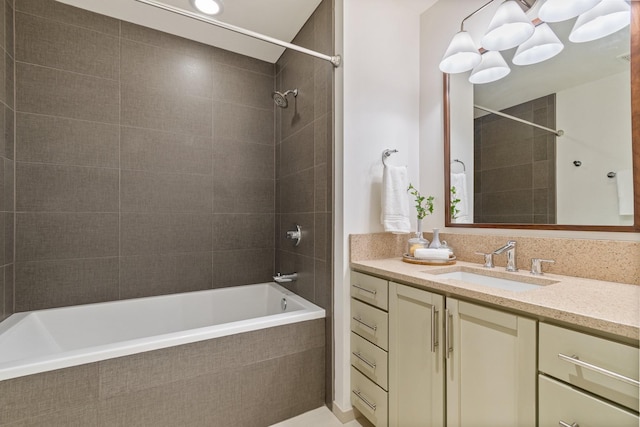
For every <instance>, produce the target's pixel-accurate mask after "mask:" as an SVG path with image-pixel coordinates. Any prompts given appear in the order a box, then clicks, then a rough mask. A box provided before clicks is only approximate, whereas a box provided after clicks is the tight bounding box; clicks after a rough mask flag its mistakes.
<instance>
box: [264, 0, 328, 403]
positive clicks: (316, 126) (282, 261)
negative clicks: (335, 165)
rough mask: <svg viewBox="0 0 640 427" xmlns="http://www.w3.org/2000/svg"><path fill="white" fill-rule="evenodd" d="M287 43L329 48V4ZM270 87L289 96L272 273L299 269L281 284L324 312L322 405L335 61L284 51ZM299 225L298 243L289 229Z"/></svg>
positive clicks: (282, 118) (281, 120)
mask: <svg viewBox="0 0 640 427" xmlns="http://www.w3.org/2000/svg"><path fill="white" fill-rule="evenodd" d="M293 43H295V44H297V45H299V46H303V47H306V48H309V49H313V50H316V51H318V52H323V53H328V52H332V51H333V1H332V0H324V1H322V3H320V5H319V6H318V8H317V9H316V11H315V12H314V14H313V15H312V16H311V17H310V18H309V20H308V21H307V23H306V24H305V25H304V26H303V27H302V29H301V30H300V32H299V33H298V35H297V36H296V38H295V39H294V40H293ZM276 72H277V74H276V88H277V90H279V91H280V92H284V91H286V90H289V89H294V88H297V89H298V96H297V97H296V98H294V97H293V96H292V95H289V97H288V101H289V105H288V107H287V108H284V109H283V108H278V109H277V112H276V212H277V213H276V233H275V244H276V271H279V272H282V273H291V272H297V273H298V280H297V281H296V282H295V283H292V284H291V285H287V284H285V286H288V287H289V288H290V289H292V290H293V291H294V292H296V293H298V294H300V295H302V296H303V297H305V298H306V299H308V300H310V301H313V302H315V303H316V304H318V305H320V306H321V307H323V308H324V309H325V310H326V311H327V325H326V327H327V331H326V337H327V343H326V351H327V354H326V356H325V361H326V363H327V369H326V375H327V377H326V386H327V390H326V402H327V403H328V404H330V403H331V402H332V401H333V389H332V384H333V366H332V361H333V355H332V354H333V353H332V352H333V340H332V328H333V326H332V300H333V285H332V280H331V277H332V275H331V265H332V263H331V248H332V211H333V208H332V193H331V190H332V188H333V182H332V174H333V170H332V160H331V159H332V158H333V116H332V114H331V111H332V108H333V66H332V65H331V64H330V63H328V62H326V61H323V60H320V59H315V58H313V57H311V56H307V55H303V54H300V53H298V52H294V51H290V50H287V51H285V53H284V54H283V55H282V56H281V57H280V59H279V60H278V62H277V64H276ZM296 224H298V225H300V226H301V227H302V233H303V234H302V235H303V237H302V240H301V242H300V245H299V246H297V247H296V246H294V245H293V243H292V241H290V240H287V239H286V232H287V230H295V226H296Z"/></svg>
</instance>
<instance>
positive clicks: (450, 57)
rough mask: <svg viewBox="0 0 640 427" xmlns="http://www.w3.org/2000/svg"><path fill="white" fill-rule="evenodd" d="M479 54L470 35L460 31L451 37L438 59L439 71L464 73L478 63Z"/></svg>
mask: <svg viewBox="0 0 640 427" xmlns="http://www.w3.org/2000/svg"><path fill="white" fill-rule="evenodd" d="M480 56H481V55H480V52H478V48H477V47H476V45H475V43H474V42H473V39H472V38H471V35H469V33H467V32H466V31H460V32H459V33H457V34H456V35H455V36H453V38H452V39H451V43H449V47H448V48H447V50H446V52H445V53H444V56H443V57H442V61H440V71H442V72H443V73H447V74H455V73H464V72H465V71H469V70H471V69H472V68H473V67H475V66H476V65H478V64H479V63H480V59H481V58H480Z"/></svg>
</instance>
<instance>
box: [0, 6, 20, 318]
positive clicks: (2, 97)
mask: <svg viewBox="0 0 640 427" xmlns="http://www.w3.org/2000/svg"><path fill="white" fill-rule="evenodd" d="M13 16H14V13H13V0H0V320H2V319H4V318H6V317H8V316H10V315H11V314H12V313H13V312H14V310H15V308H14V290H13V275H14V241H15V239H14V223H15V204H14V201H15V197H14V182H15V178H14V177H15V166H16V165H15V156H14V152H15V147H14V140H15V138H14V134H15V132H14V129H15V112H14V104H15V103H14V101H15V100H14V92H15V91H14V81H15V78H14V63H15V61H14V56H15V55H14V41H13Z"/></svg>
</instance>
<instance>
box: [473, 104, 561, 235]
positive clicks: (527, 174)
mask: <svg viewBox="0 0 640 427" xmlns="http://www.w3.org/2000/svg"><path fill="white" fill-rule="evenodd" d="M555 100H556V97H555V94H553V95H548V96H544V97H542V98H538V99H535V100H533V101H529V102H525V103H522V104H519V105H516V106H514V107H511V108H507V109H505V110H504V111H503V112H504V113H506V114H510V115H512V116H515V117H518V118H521V119H524V120H528V121H530V122H533V123H537V124H540V125H543V126H547V127H550V128H555V123H556V119H555V115H556V113H555ZM474 131H475V134H474V169H475V172H474V197H473V199H474V211H473V213H474V219H473V222H475V223H486V222H489V223H524V224H534V223H535V224H555V222H556V192H555V187H556V183H555V175H556V174H555V158H556V148H555V147H556V145H555V144H556V137H555V135H553V134H550V133H549V132H546V131H544V130H540V129H536V128H535V127H533V126H529V125H525V124H522V123H518V122H515V121H513V120H511V119H507V118H504V117H500V116H498V115H495V114H489V115H485V116H482V117H479V118H477V119H475V120H474Z"/></svg>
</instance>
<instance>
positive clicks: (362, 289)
mask: <svg viewBox="0 0 640 427" xmlns="http://www.w3.org/2000/svg"><path fill="white" fill-rule="evenodd" d="M351 286H353V287H354V288H356V289H360V290H361V291H364V292H368V293H370V294H371V295H374V296H375V295H376V294H377V293H378V291H376V290H375V289H374V290H371V289H367V288H363V287H362V286H358V285H354V284H352V285H351Z"/></svg>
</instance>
